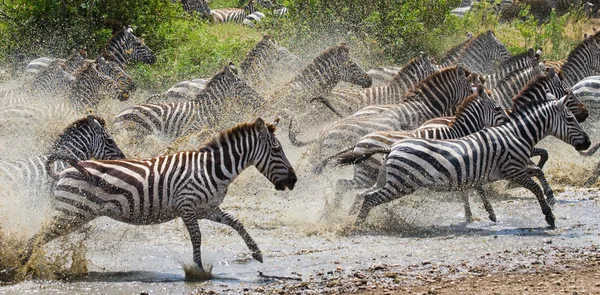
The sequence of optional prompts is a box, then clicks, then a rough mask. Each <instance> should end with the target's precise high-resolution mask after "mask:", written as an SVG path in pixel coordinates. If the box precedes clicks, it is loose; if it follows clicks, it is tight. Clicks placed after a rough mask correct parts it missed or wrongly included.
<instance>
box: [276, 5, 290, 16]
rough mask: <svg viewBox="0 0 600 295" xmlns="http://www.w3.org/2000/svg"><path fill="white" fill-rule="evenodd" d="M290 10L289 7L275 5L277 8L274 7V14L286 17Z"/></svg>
mask: <svg viewBox="0 0 600 295" xmlns="http://www.w3.org/2000/svg"><path fill="white" fill-rule="evenodd" d="M288 12H289V9H287V7H285V6H283V5H281V4H279V3H278V4H275V7H273V14H275V15H276V16H278V17H284V16H286V15H287V14H288Z"/></svg>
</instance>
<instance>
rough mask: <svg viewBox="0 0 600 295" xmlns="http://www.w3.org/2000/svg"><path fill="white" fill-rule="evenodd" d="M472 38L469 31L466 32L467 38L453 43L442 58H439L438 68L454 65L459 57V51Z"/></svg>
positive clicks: (460, 51)
mask: <svg viewBox="0 0 600 295" xmlns="http://www.w3.org/2000/svg"><path fill="white" fill-rule="evenodd" d="M472 39H473V33H471V32H469V33H468V34H467V40H465V41H463V42H462V43H459V44H457V45H455V46H454V47H452V48H451V49H450V50H448V51H447V52H446V54H445V55H444V57H442V59H441V60H440V63H439V68H440V69H443V68H447V67H449V66H453V65H456V63H457V62H458V59H459V58H460V55H461V53H462V52H463V49H464V48H465V47H466V46H467V45H469V42H471V40H472Z"/></svg>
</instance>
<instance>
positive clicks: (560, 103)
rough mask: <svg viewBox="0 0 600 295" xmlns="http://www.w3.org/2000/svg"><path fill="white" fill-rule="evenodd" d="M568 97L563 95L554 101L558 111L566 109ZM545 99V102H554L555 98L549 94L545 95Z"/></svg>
mask: <svg viewBox="0 0 600 295" xmlns="http://www.w3.org/2000/svg"><path fill="white" fill-rule="evenodd" d="M568 97H569V96H568V95H565V96H563V97H561V98H560V99H559V100H557V101H556V106H557V107H558V109H559V110H562V109H563V108H565V107H566V105H567V99H568ZM546 99H547V100H556V96H554V95H552V94H551V93H546Z"/></svg>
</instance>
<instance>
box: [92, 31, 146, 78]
mask: <svg viewBox="0 0 600 295" xmlns="http://www.w3.org/2000/svg"><path fill="white" fill-rule="evenodd" d="M102 56H103V57H105V58H106V59H107V60H111V61H114V62H116V63H117V64H118V65H119V66H120V67H121V68H123V67H124V66H125V65H126V64H127V63H129V61H130V60H132V59H133V60H137V61H140V62H143V63H145V64H153V63H155V62H156V55H154V53H153V52H152V50H151V49H150V48H148V46H146V44H145V43H144V40H142V39H141V38H140V37H137V36H135V35H134V34H133V29H132V28H130V27H129V28H128V27H125V26H123V29H122V30H121V31H118V32H117V33H115V34H113V35H112V37H111V38H110V39H109V40H108V44H106V47H105V48H104V52H103V54H102Z"/></svg>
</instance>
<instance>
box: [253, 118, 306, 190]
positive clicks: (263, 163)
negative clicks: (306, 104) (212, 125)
mask: <svg viewBox="0 0 600 295" xmlns="http://www.w3.org/2000/svg"><path fill="white" fill-rule="evenodd" d="M278 123H279V118H277V119H275V121H273V123H270V124H267V123H265V121H263V119H261V118H258V119H256V121H254V123H253V131H254V133H255V137H256V139H257V141H256V142H255V143H254V144H255V150H256V152H255V153H253V154H254V159H253V160H254V163H253V164H254V166H255V167H256V168H257V169H258V171H260V173H262V175H264V176H265V177H266V178H267V179H269V181H271V183H273V184H274V185H275V189H276V190H279V191H282V190H285V188H286V187H287V188H289V189H290V190H293V189H294V185H295V184H296V180H298V178H297V177H296V173H295V172H294V168H292V165H291V164H290V162H289V160H288V159H287V157H286V155H285V153H284V152H283V148H282V146H281V143H280V142H279V140H277V138H276V137H275V134H274V132H275V129H276V128H277V124H278Z"/></svg>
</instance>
